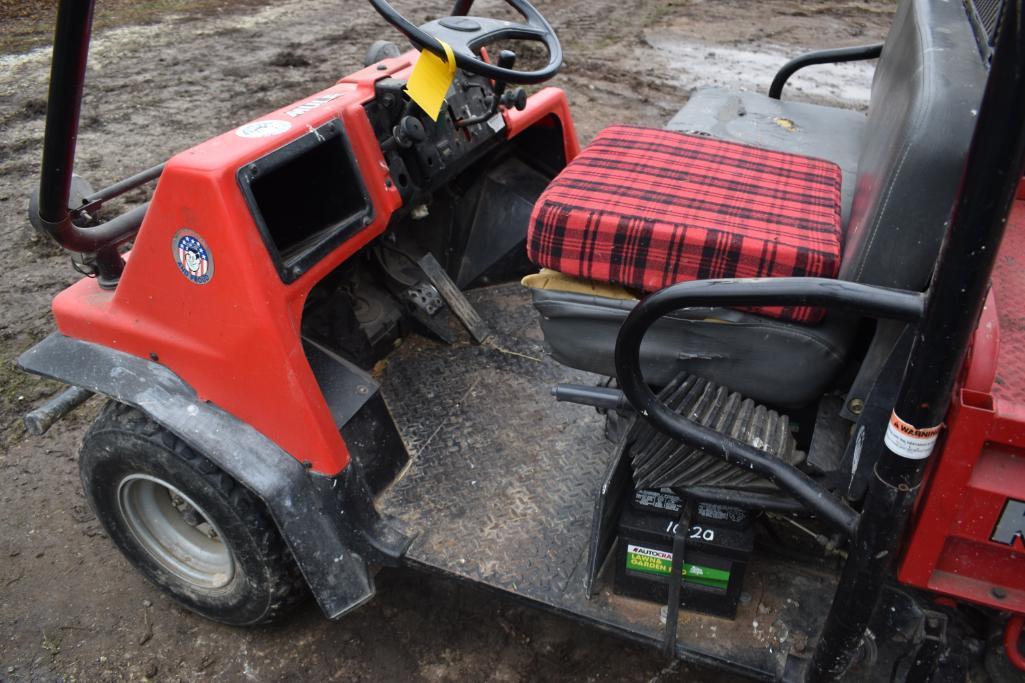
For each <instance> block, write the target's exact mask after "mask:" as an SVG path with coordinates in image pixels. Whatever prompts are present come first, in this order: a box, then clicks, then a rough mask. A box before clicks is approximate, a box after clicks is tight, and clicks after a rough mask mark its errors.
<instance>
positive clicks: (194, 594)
mask: <svg viewBox="0 0 1025 683" xmlns="http://www.w3.org/2000/svg"><path fill="white" fill-rule="evenodd" d="M79 468H80V471H81V475H82V485H83V487H84V489H85V493H86V496H87V497H88V498H89V502H90V504H91V505H92V508H93V511H94V512H95V513H96V516H97V518H98V519H99V520H100V522H101V523H102V524H103V526H104V528H105V529H106V530H107V533H108V534H109V535H110V538H111V539H112V540H113V541H114V543H115V544H116V545H117V546H118V548H119V549H120V550H121V552H122V553H123V554H124V555H125V557H127V558H128V560H129V561H130V562H131V563H132V564H133V565H134V566H135V567H136V568H137V569H138V570H139V571H140V572H142V574H143V575H144V576H146V578H147V579H149V580H150V581H151V582H153V583H154V584H156V585H157V586H159V587H160V588H161V589H163V590H164V591H166V592H167V593H168V594H170V595H171V597H173V598H174V599H175V600H176V601H177V602H179V603H180V604H181V605H183V606H184V607H187V608H188V609H190V610H192V611H194V612H197V613H198V614H201V615H202V616H204V617H206V618H208V619H212V620H214V621H219V622H222V623H225V624H231V625H234V626H249V625H254V624H262V623H266V622H269V621H272V620H274V619H276V618H278V617H280V616H281V615H282V614H284V613H285V612H286V611H287V608H288V607H290V606H291V605H292V604H293V603H294V602H296V600H297V599H299V598H300V597H302V596H303V595H304V594H305V593H306V589H305V583H304V581H303V579H302V576H301V575H300V573H299V570H298V568H297V567H296V565H295V561H294V560H293V559H292V556H291V553H290V552H289V551H288V548H287V547H286V546H285V544H284V542H283V541H282V539H281V537H280V536H279V534H278V531H277V529H276V527H275V526H274V523H273V521H272V520H271V519H270V517H269V516H268V514H267V512H266V510H265V509H264V507H263V505H262V503H261V502H260V501H259V499H257V498H256V496H254V495H253V494H252V493H251V492H250V491H249V490H247V489H246V488H245V487H243V486H241V485H240V484H239V483H238V482H236V481H235V480H234V479H233V478H232V477H230V476H229V475H227V474H226V473H224V472H223V471H221V470H220V469H219V468H218V467H217V466H216V465H214V464H213V463H212V462H210V461H209V460H208V459H206V458H205V457H203V456H202V455H200V454H199V453H197V452H195V451H194V450H192V449H191V448H189V447H188V446H187V445H185V443H184V442H182V441H181V440H180V439H178V438H177V437H175V436H174V435H173V434H171V433H170V432H168V431H167V430H165V429H164V428H162V427H160V426H159V425H158V424H156V423H155V422H153V421H152V420H150V419H149V418H148V417H146V416H145V415H143V414H142V413H141V412H139V411H138V410H136V409H134V408H131V407H129V406H125V405H122V404H120V403H116V402H113V401H112V402H110V403H108V404H107V406H106V407H105V408H104V410H103V412H101V413H100V416H99V417H98V418H97V419H96V422H94V423H93V425H92V427H91V428H90V429H89V431H88V433H87V434H86V436H85V440H84V442H83V444H82V450H81V453H80V455H79Z"/></svg>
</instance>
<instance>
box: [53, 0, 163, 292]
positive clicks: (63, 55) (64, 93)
mask: <svg viewBox="0 0 1025 683" xmlns="http://www.w3.org/2000/svg"><path fill="white" fill-rule="evenodd" d="M94 4H95V3H94V2H93V0H61V2H60V4H59V6H58V8H57V29H56V31H55V33H54V42H53V62H52V65H51V67H50V91H49V98H48V99H47V103H46V132H45V135H44V137H43V161H42V168H41V171H40V177H39V204H38V215H37V216H36V218H38V225H39V227H40V228H41V229H43V230H44V231H45V232H46V233H47V234H49V235H50V236H51V237H53V239H54V240H56V242H57V243H58V244H60V245H61V246H62V247H64V248H65V249H68V250H69V251H75V252H80V253H95V252H99V251H104V250H106V251H113V250H115V249H116V247H117V245H119V244H121V243H123V242H125V241H127V240H129V239H131V237H132V236H133V235H134V234H135V233H136V232H137V231H138V230H139V226H140V225H141V224H142V219H143V217H144V216H145V214H146V208H147V205H142V206H139V207H137V208H135V209H132V210H131V211H129V212H127V213H125V214H123V215H121V216H118V217H117V218H114V219H113V220H110V221H108V222H106V223H103V224H101V225H98V226H95V227H89V228H83V227H80V226H78V225H75V224H74V223H73V222H72V215H71V211H70V209H69V207H68V198H69V196H70V191H71V176H72V171H73V169H74V161H75V145H76V143H77V141H78V121H79V115H80V113H81V108H82V90H83V86H84V84H85V68H86V62H87V61H88V56H89V40H90V37H91V34H92V21H93V7H94ZM110 256H111V255H110V254H107V258H102V259H98V262H100V263H103V264H105V265H106V266H107V267H108V269H110V268H112V269H113V270H117V265H116V264H117V263H119V259H113V258H110ZM119 274H120V272H117V273H113V272H110V273H107V276H108V277H107V278H106V279H107V280H110V279H112V278H113V279H114V280H116V275H119ZM100 275H101V280H102V279H104V277H103V276H104V274H103V273H101V274H100Z"/></svg>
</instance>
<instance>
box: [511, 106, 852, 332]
mask: <svg viewBox="0 0 1025 683" xmlns="http://www.w3.org/2000/svg"><path fill="white" fill-rule="evenodd" d="M840 242H841V226H840V167H839V166H837V165H836V164H834V163H831V162H828V161H822V160H820V159H812V158H809V157H803V156H799V155H796V154H789V153H785V152H774V151H769V150H764V149H758V148H756V147H749V146H747V145H741V144H737V143H734V142H725V141H722V140H715V139H712V138H707V137H701V136H697V135H686V134H683V133H677V132H674V131H667V130H659V129H653V128H640V127H634V126H613V127H611V128H606V129H605V130H604V131H602V132H601V133H599V134H598V136H597V137H596V138H595V139H594V141H593V142H592V143H591V144H590V145H588V147H587V148H586V149H585V150H584V151H583V152H581V153H580V155H579V156H578V157H577V158H576V159H574V160H573V161H572V162H571V163H570V164H569V165H567V166H566V168H565V169H564V170H563V171H562V172H561V173H560V174H559V175H558V177H557V178H555V180H553V181H552V183H551V184H550V185H549V186H548V188H547V189H546V190H545V191H544V193H543V194H542V195H541V196H540V197H539V198H538V201H537V203H536V204H535V206H534V212H533V215H532V216H531V221H530V227H529V232H528V236H527V253H528V256H529V257H530V259H531V260H532V261H533V262H534V263H536V264H537V265H539V266H542V267H545V268H551V269H553V270H557V271H559V272H562V273H565V274H567V275H573V276H576V277H584V278H589V279H592V280H598V281H601V282H611V283H615V284H620V285H624V286H627V287H632V288H635V289H639V290H641V291H644V292H652V291H655V290H658V289H661V288H663V287H666V286H668V285H671V284H674V283H677V282H683V281H685V280H705V279H711V278H748V277H786V276H817V277H836V274H837V271H838V269H839V266H840V246H841V245H840ZM756 312H757V313H760V314H762V315H767V316H772V317H776V318H781V319H784V320H791V321H795V322H816V321H818V320H819V319H821V317H822V315H823V313H822V311H820V310H818V309H811V308H801V307H785V308H784V307H774V308H759V309H756Z"/></svg>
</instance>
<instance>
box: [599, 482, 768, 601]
mask: <svg viewBox="0 0 1025 683" xmlns="http://www.w3.org/2000/svg"><path fill="white" fill-rule="evenodd" d="M683 502H684V501H683V500H682V499H681V498H680V497H679V496H677V495H676V494H674V493H671V492H669V491H648V490H641V491H636V492H632V498H631V499H630V501H629V502H628V503H627V504H626V505H623V511H622V512H621V513H620V518H619V528H618V530H619V537H618V539H617V541H616V547H615V551H614V552H615V565H616V572H615V581H614V584H613V590H614V591H615V593H617V594H618V595H625V596H628V597H632V598H640V599H642V600H652V601H655V602H662V603H664V602H666V600H668V599H669V576H670V574H671V573H672V563H673V535H674V532H675V531H676V527H677V525H678V520H679V517H680V510H682V509H683ZM753 550H754V529H753V527H752V525H751V519H750V516H749V515H748V513H747V512H746V511H745V510H743V509H741V508H736V507H731V506H726V505H716V504H711V503H699V504H698V505H697V506H695V510H694V514H693V515H692V519H691V528H690V529H689V530H688V532H687V541H686V544H685V547H684V556H683V571H682V574H683V576H682V583H681V585H680V606H681V607H682V608H683V609H688V610H693V611H695V612H703V613H705V614H712V615H715V616H720V617H725V618H727V619H733V618H734V617H735V616H736V614H737V604H738V603H739V602H740V593H741V590H742V588H743V584H744V573H745V571H746V570H747V563H748V560H749V559H750V557H751V553H752V551H753Z"/></svg>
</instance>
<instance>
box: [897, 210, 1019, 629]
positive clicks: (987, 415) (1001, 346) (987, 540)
mask: <svg viewBox="0 0 1025 683" xmlns="http://www.w3.org/2000/svg"><path fill="white" fill-rule="evenodd" d="M1023 354H1025V202H1023V201H1017V202H1015V207H1014V209H1013V210H1012V212H1011V219H1010V223H1009V225H1008V227H1007V234H1006V236H1005V237H1004V242H1003V244H1002V245H1001V249H1000V256H999V258H998V261H997V266H996V270H995V271H994V275H993V289H992V291H991V292H990V296H989V298H988V300H987V302H986V309H985V311H984V313H983V315H982V319H981V320H980V322H979V327H978V329H977V330H976V333H975V337H974V340H973V344H972V351H971V354H970V357H969V359H968V361H967V363H966V367H965V373H964V381H963V384H962V385H961V387H960V388H959V389H958V391H957V393H956V395H955V396H954V400H953V402H952V405H951V411H950V414H949V416H948V420H947V425H946V426H947V434H946V438H945V441H944V444H943V447H942V450H941V452H940V453H939V454H938V455H937V456H934V462H933V463H932V471H931V472H930V474H929V477H928V479H927V485H926V486H925V487H924V488H923V490H922V493H921V495H920V497H919V500H918V507H917V510H916V516H915V519H914V526H913V531H912V534H911V538H910V542H909V543H908V546H907V548H906V550H905V553H904V559H903V561H902V564H901V567H900V571H899V573H898V578H899V579H900V580H901V581H902V582H904V583H908V584H911V585H914V586H918V587H920V588H925V589H929V590H933V591H936V592H939V593H944V594H947V595H951V596H954V597H958V598H961V599H964V600H969V601H971V602H976V603H980V604H984V605H989V606H991V607H995V608H996V609H999V610H1004V611H1011V612H1020V613H1025V543H1023V540H1022V538H1021V537H1020V536H1019V537H1017V538H1015V539H1013V542H1012V543H1011V544H1009V545H1008V544H1005V543H999V542H996V541H994V540H992V537H993V536H994V531H995V529H996V526H997V523H998V521H999V520H1000V518H1001V515H1002V514H1003V513H1004V510H1005V505H1006V504H1007V502H1008V500H1025V362H1023V361H1025V355H1023Z"/></svg>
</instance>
